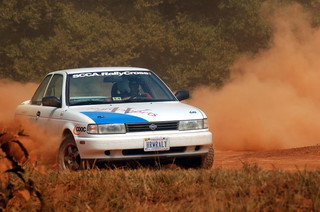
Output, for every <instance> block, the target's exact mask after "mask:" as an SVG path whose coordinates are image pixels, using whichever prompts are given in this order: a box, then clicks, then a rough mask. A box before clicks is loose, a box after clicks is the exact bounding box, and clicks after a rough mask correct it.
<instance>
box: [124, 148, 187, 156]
mask: <svg viewBox="0 0 320 212" xmlns="http://www.w3.org/2000/svg"><path fill="white" fill-rule="evenodd" d="M185 151H186V147H171V148H170V150H167V151H154V152H145V151H144V150H143V149H127V150H123V151H122V154H123V155H153V154H157V155H158V154H167V153H179V152H185Z"/></svg>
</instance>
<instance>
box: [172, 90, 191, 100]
mask: <svg viewBox="0 0 320 212" xmlns="http://www.w3.org/2000/svg"><path fill="white" fill-rule="evenodd" d="M175 96H176V97H177V99H178V100H179V101H182V100H185V99H189V97H190V96H189V91H186V90H180V91H177V92H176V94H175Z"/></svg>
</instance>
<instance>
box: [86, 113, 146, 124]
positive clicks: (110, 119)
mask: <svg viewBox="0 0 320 212" xmlns="http://www.w3.org/2000/svg"><path fill="white" fill-rule="evenodd" d="M81 113H82V114H84V115H86V116H88V117H89V118H91V119H92V120H93V121H95V122H96V124H114V123H140V122H148V121H147V120H145V119H143V118H140V117H137V116H132V115H128V114H122V113H111V112H81Z"/></svg>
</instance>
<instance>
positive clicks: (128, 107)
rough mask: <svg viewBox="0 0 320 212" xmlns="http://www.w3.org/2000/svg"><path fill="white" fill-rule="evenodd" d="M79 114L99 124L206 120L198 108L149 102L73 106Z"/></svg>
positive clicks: (178, 103) (175, 103)
mask: <svg viewBox="0 0 320 212" xmlns="http://www.w3.org/2000/svg"><path fill="white" fill-rule="evenodd" d="M70 110H71V111H73V112H78V113H81V114H83V115H84V116H86V117H88V118H90V119H91V120H92V121H93V122H95V123H97V124H108V123H141V122H160V121H177V120H188V119H203V118H206V116H205V115H204V113H203V112H202V111H201V110H199V109H198V108H196V107H193V106H190V105H186V104H183V103H181V102H152V103H151V102H149V103H130V104H112V105H111V104H110V105H90V106H73V107H70V108H69V111H70Z"/></svg>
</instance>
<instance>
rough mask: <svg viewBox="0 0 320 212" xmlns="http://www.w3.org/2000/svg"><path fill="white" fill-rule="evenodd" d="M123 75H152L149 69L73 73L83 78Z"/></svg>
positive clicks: (76, 76) (74, 76) (75, 76)
mask: <svg viewBox="0 0 320 212" xmlns="http://www.w3.org/2000/svg"><path fill="white" fill-rule="evenodd" d="M123 75H127V76H129V75H151V73H150V72H148V71H108V72H87V73H79V74H73V75H72V78H81V77H101V76H120V77H121V76H123Z"/></svg>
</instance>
